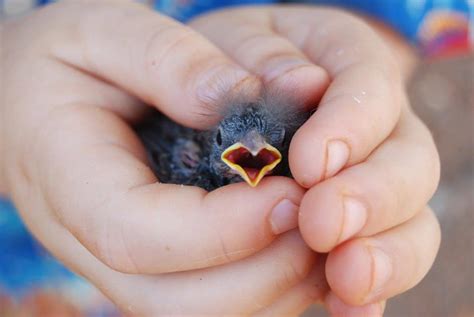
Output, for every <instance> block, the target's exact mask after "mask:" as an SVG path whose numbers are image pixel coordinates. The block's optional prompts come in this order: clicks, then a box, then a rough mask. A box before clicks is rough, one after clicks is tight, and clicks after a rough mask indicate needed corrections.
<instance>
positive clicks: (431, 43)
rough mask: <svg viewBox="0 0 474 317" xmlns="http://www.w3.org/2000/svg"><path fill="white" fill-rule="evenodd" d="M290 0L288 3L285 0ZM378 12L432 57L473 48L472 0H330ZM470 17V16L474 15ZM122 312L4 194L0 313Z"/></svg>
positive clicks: (15, 5)
mask: <svg viewBox="0 0 474 317" xmlns="http://www.w3.org/2000/svg"><path fill="white" fill-rule="evenodd" d="M48 2H52V1H51V0H0V9H1V10H0V13H1V16H3V17H5V16H16V15H19V14H22V13H25V12H27V11H28V10H31V9H32V8H33V7H35V6H37V5H43V4H47V3H48ZM142 2H147V3H149V4H150V6H153V7H154V8H155V9H156V10H159V11H161V12H163V13H165V14H167V15H169V16H172V17H174V18H175V19H177V20H179V21H183V22H185V21H187V20H189V19H191V18H192V17H194V16H196V15H198V14H201V13H204V12H207V11H210V10H213V9H217V8H222V7H227V6H235V5H242V4H266V3H275V2H278V1H274V0H256V1H255V0H253V1H252V0H240V1H239V0H161V1H146V0H144V1H142ZM287 2H289V1H287ZM301 2H306V3H312V4H328V3H330V4H332V5H338V6H343V7H347V8H350V9H353V10H357V11H360V12H362V13H365V14H368V15H371V16H374V17H376V18H378V19H380V20H382V21H384V22H385V23H387V24H389V25H390V26H392V27H393V28H395V29H396V30H398V31H399V32H400V33H401V34H403V35H404V36H406V38H407V39H409V40H411V41H413V42H414V43H417V44H418V45H419V47H420V49H421V51H422V52H423V53H424V54H425V55H427V56H432V57H439V56H446V55H450V54H457V53H460V52H465V51H467V50H469V48H470V44H472V43H474V38H473V37H474V35H473V29H474V22H473V19H472V17H473V11H474V1H473V0H404V1H402V0H383V1H382V0H380V1H375V0H346V1H344V0H331V1H323V0H321V1H318V0H309V1H301ZM470 16H471V19H470ZM19 315H22V316H23V315H24V316H30V315H36V316H51V315H55V316H118V313H117V312H116V311H115V309H114V308H113V306H112V305H111V304H110V303H109V302H108V301H107V300H105V299H104V298H103V297H102V295H100V293H99V292H97V291H96V290H95V289H94V288H93V287H91V286H90V285H89V284H88V283H87V282H85V281H83V280H82V279H81V278H79V277H77V276H76V275H74V274H73V273H71V272H69V271H68V270H67V269H65V268H64V267H63V266H62V265H61V264H59V263H58V262H57V261H56V260H55V259H54V258H52V257H51V256H50V255H48V253H47V252H46V251H45V250H44V249H43V248H42V247H41V246H40V245H39V244H38V243H37V242H36V240H35V239H34V238H32V237H31V235H30V234H29V233H28V232H27V231H26V229H25V227H24V226H23V224H22V222H21V220H20V218H19V217H18V215H17V213H16V211H15V209H14V207H13V206H12V205H11V203H9V202H8V201H6V200H5V199H1V198H0V316H19Z"/></svg>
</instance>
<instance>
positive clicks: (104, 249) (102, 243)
mask: <svg viewBox="0 0 474 317" xmlns="http://www.w3.org/2000/svg"><path fill="white" fill-rule="evenodd" d="M125 227H126V226H124V224H123V223H122V222H119V223H117V222H116V221H106V222H105V223H104V224H103V225H102V226H101V228H100V229H99V230H98V234H97V240H96V242H95V243H94V249H95V251H96V252H95V255H96V257H97V258H98V259H99V260H100V261H101V262H102V263H104V264H105V265H107V266H108V267H109V268H111V269H113V270H115V271H118V272H122V273H129V274H136V273H138V272H139V268H138V266H137V265H136V262H135V261H134V260H133V254H132V253H131V250H132V248H130V246H129V244H130V242H129V240H128V239H127V235H126V234H125V231H124V230H125V229H124V228H125Z"/></svg>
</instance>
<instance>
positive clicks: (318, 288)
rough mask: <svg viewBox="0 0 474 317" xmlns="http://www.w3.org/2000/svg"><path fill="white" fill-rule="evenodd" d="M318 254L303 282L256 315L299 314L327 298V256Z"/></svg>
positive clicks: (261, 316) (269, 316)
mask: <svg viewBox="0 0 474 317" xmlns="http://www.w3.org/2000/svg"><path fill="white" fill-rule="evenodd" d="M316 256H317V257H316V263H315V265H314V266H313V268H312V270H311V272H310V273H309V274H308V276H307V277H306V278H305V279H304V280H303V281H302V282H300V283H298V284H297V285H296V286H294V287H292V288H291V289H289V290H288V291H286V292H285V293H284V294H283V295H282V296H280V297H279V298H278V300H276V301H275V302H273V303H272V304H271V305H270V306H268V307H266V308H264V309H262V310H260V311H259V312H257V313H256V314H255V315H254V316H258V317H265V316H268V317H272V316H282V317H283V316H299V315H300V314H302V313H303V312H304V311H305V310H306V309H307V308H308V307H309V306H310V305H312V304H315V303H317V302H321V301H322V300H323V299H324V298H325V296H326V294H327V292H328V290H329V286H328V285H327V282H326V276H325V272H324V264H325V263H326V261H325V256H324V255H322V254H317V255H316Z"/></svg>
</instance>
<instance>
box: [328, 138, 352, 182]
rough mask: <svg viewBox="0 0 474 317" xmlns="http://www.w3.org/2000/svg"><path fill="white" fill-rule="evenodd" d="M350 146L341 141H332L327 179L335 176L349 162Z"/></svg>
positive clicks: (329, 150)
mask: <svg viewBox="0 0 474 317" xmlns="http://www.w3.org/2000/svg"><path fill="white" fill-rule="evenodd" d="M349 154H350V153H349V146H347V144H346V142H344V141H341V140H331V141H329V142H328V147H327V162H326V173H325V175H324V177H325V178H328V177H331V176H334V175H335V174H336V173H337V172H339V171H340V170H341V168H343V167H344V165H346V164H347V161H348V160H349Z"/></svg>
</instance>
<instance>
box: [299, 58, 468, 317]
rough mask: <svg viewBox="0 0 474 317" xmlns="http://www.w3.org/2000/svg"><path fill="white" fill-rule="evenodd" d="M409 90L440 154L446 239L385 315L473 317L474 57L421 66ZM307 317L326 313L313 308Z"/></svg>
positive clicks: (437, 199)
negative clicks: (421, 274)
mask: <svg viewBox="0 0 474 317" xmlns="http://www.w3.org/2000/svg"><path fill="white" fill-rule="evenodd" d="M408 91H409V94H410V98H411V102H412V105H413V107H414V108H415V110H416V111H417V113H418V114H419V115H420V117H421V118H422V119H423V120H424V121H425V122H426V124H427V125H428V126H429V128H430V129H431V131H432V133H433V136H434V139H435V141H436V143H437V145H438V149H439V152H440V157H441V166H442V175H441V183H440V187H439V189H438V191H437V192H436V194H435V196H434V197H433V199H432V200H431V203H430V205H431V206H432V207H433V209H434V210H435V211H436V213H437V215H438V217H439V219H440V221H441V229H442V233H443V240H442V243H441V248H440V251H439V254H438V257H437V259H436V262H435V264H434V266H433V268H432V269H431V271H430V272H429V273H428V275H427V276H426V277H425V279H424V280H423V281H422V282H421V283H420V284H419V285H418V286H417V287H415V288H414V289H412V290H410V291H408V292H406V293H404V294H403V295H400V296H398V297H396V298H395V299H393V300H391V301H390V302H389V303H388V305H387V309H386V314H385V315H386V316H387V317H424V316H427V317H428V316H429V317H458V316H459V317H461V316H462V317H467V316H474V230H473V227H474V198H473V197H474V177H473V176H474V142H473V138H474V55H471V56H466V57H462V58H456V59H450V60H443V61H434V62H429V63H425V64H423V65H420V67H419V69H418V70H417V72H416V73H415V75H414V77H413V79H412V81H411V82H410V84H409V86H408ZM304 316H305V317H309V316H324V314H323V313H322V310H321V309H320V308H318V307H313V308H312V309H310V310H309V311H308V312H306V313H305V314H304Z"/></svg>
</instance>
